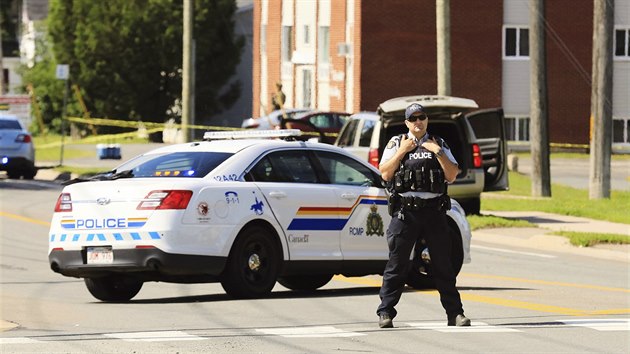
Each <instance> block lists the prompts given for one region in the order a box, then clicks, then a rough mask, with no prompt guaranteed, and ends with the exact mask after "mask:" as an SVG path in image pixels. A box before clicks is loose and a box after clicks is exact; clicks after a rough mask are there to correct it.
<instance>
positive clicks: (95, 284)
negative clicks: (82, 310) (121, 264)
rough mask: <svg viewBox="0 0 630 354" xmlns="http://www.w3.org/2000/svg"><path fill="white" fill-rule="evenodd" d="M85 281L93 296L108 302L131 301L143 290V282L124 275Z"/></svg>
mask: <svg viewBox="0 0 630 354" xmlns="http://www.w3.org/2000/svg"><path fill="white" fill-rule="evenodd" d="M84 281H85V286H86V287H87V288H88V290H89V291H90V294H92V296H94V297H95V298H97V299H99V300H101V301H108V302H120V301H129V300H131V299H132V298H133V297H134V296H136V295H137V294H138V292H139V291H140V289H141V288H142V282H141V281H139V280H136V279H133V278H130V277H126V276H122V275H110V276H106V277H102V278H85V279H84Z"/></svg>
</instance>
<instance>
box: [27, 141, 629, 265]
mask: <svg viewBox="0 0 630 354" xmlns="http://www.w3.org/2000/svg"><path fill="white" fill-rule="evenodd" d="M166 145H167V144H157V143H153V144H121V156H122V159H121V160H108V159H103V160H101V159H99V158H98V156H97V152H96V146H91V145H73V146H72V147H73V148H79V149H92V150H93V151H94V155H93V156H91V157H82V158H77V159H72V160H66V161H64V165H67V166H76V167H84V168H87V167H89V168H93V167H102V168H103V171H108V170H111V169H113V168H116V167H117V166H118V165H120V164H121V163H122V162H123V161H126V160H128V159H130V158H132V157H134V156H137V155H139V154H142V153H144V152H147V151H150V150H153V149H156V148H159V147H162V146H166ZM588 166H589V161H588V160H587V159H553V160H552V161H551V177H552V182H553V183H560V184H564V185H567V186H571V187H574V188H580V189H587V188H588V178H589V177H588V173H589V169H588ZM40 167H42V166H40ZM517 171H518V172H519V173H523V174H527V175H530V174H531V159H529V158H520V159H519V161H518V167H517ZM629 171H630V160H622V161H614V162H613V163H612V164H611V177H612V178H611V186H612V189H616V190H630V180H629V176H630V173H629ZM76 177H78V176H76V175H73V176H70V175H67V174H65V175H60V174H59V172H56V171H55V170H53V169H52V166H50V165H49V166H43V168H41V169H40V170H39V171H38V173H37V176H36V179H38V180H47V181H57V182H59V183H61V182H63V181H65V180H68V179H71V178H76ZM490 194H491V193H490ZM482 198H483V196H482ZM482 214H485V215H496V216H500V217H504V218H514V219H523V220H527V221H529V222H531V223H532V224H535V225H536V226H537V227H535V228H501V229H483V230H477V231H473V240H474V242H481V243H492V244H504V245H506V246H512V247H519V248H530V249H537V250H548V251H555V252H564V253H573V254H578V255H584V256H592V257H597V258H605V259H616V260H620V261H624V262H628V263H630V246H629V245H597V246H595V247H581V248H580V247H575V246H572V245H570V244H569V242H568V239H567V238H565V237H561V236H554V235H550V233H551V232H553V231H578V232H597V233H612V234H620V235H627V236H628V237H630V225H627V224H620V223H613V222H607V221H600V220H592V219H587V218H580V217H574V216H565V215H558V214H550V213H543V212H538V211H527V212H511V211H501V212H499V211H482Z"/></svg>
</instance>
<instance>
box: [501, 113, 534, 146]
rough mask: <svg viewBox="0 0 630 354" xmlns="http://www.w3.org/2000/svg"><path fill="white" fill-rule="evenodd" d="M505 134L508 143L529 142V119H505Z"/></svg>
mask: <svg viewBox="0 0 630 354" xmlns="http://www.w3.org/2000/svg"><path fill="white" fill-rule="evenodd" d="M505 134H506V138H507V140H509V141H529V117H505Z"/></svg>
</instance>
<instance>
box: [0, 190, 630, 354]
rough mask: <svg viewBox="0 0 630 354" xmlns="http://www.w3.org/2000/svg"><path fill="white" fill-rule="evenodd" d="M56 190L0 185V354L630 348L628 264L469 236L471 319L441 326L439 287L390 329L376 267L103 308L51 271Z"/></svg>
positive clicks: (179, 288)
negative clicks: (316, 283)
mask: <svg viewBox="0 0 630 354" xmlns="http://www.w3.org/2000/svg"><path fill="white" fill-rule="evenodd" d="M59 192H60V187H59V186H58V185H55V184H53V183H46V182H42V181H35V182H33V181H10V180H3V181H0V195H1V199H0V200H1V201H2V202H1V204H0V220H1V222H2V224H1V225H2V226H1V231H0V233H1V236H2V237H1V239H0V285H1V290H2V291H1V294H0V310H1V319H2V320H4V321H0V322H1V323H2V324H3V328H4V331H2V332H0V349H1V351H2V353H22V352H36V353H50V352H72V353H130V352H133V353H155V352H159V353H176V352H179V353H208V352H238V353H251V352H257V353H260V352H262V353H297V352H299V353H302V352H303V353H330V352H352V353H356V352H377V353H394V352H397V353H418V352H441V353H446V352H449V353H450V352H456V353H480V352H502V353H503V352H509V353H523V352H527V353H549V352H554V353H569V352H570V353H594V352H605V353H628V352H630V335H629V334H630V318H629V316H628V314H629V313H630V303H629V301H628V299H629V294H630V284H629V281H630V277H629V269H628V266H627V263H624V262H618V261H613V260H610V259H600V258H591V257H588V256H584V255H575V254H571V253H563V252H556V251H554V250H551V249H545V248H540V249H537V250H536V249H529V248H528V249H525V248H521V247H514V246H510V245H508V244H494V243H491V242H482V241H479V240H477V242H475V244H474V248H473V262H472V263H471V264H467V265H465V266H464V268H463V270H462V273H461V274H460V276H459V279H458V287H459V289H460V291H461V294H462V299H463V302H464V307H465V310H466V314H467V316H468V317H470V318H471V319H472V321H473V327H470V328H463V329H458V328H448V327H446V326H445V315H444V313H443V310H442V309H441V306H440V305H439V301H438V297H437V294H436V292H434V291H414V290H408V291H406V292H405V293H404V294H403V297H402V300H401V302H400V304H399V305H398V306H397V309H398V310H399V316H398V317H397V318H396V319H395V321H394V322H395V325H396V328H394V329H388V330H382V329H379V328H378V326H377V317H376V314H375V309H376V306H377V305H378V303H379V299H378V289H379V286H380V284H381V278H380V277H379V276H369V277H360V278H345V277H335V278H334V279H333V281H331V282H330V283H329V284H328V285H326V286H325V287H323V288H322V289H321V290H319V291H317V292H315V293H312V294H307V293H296V292H292V291H289V290H287V289H285V288H283V287H282V286H280V285H277V286H276V288H275V289H274V291H273V293H272V295H271V296H270V297H269V298H265V299H256V300H233V299H230V298H229V297H227V296H226V295H225V294H224V292H223V290H222V288H221V286H220V285H218V284H168V283H148V284H145V286H144V287H143V289H142V290H141V291H140V293H139V294H138V296H137V297H136V298H134V299H133V300H132V301H130V302H128V303H118V304H116V303H102V302H99V301H97V300H95V299H94V298H92V297H91V295H90V294H89V293H88V291H87V290H86V289H85V286H84V285H83V282H82V281H81V280H79V279H74V278H66V277H63V276H61V275H58V274H55V273H53V272H52V271H51V270H50V269H49V268H48V262H47V256H46V255H47V239H48V228H49V224H48V223H49V221H50V218H51V211H52V209H53V206H54V203H55V200H56V198H57V196H58V194H59ZM9 201H10V202H9ZM505 232H509V231H505ZM504 236H506V237H507V236H510V235H504Z"/></svg>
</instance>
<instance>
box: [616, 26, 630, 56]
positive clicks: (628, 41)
mask: <svg viewBox="0 0 630 354" xmlns="http://www.w3.org/2000/svg"><path fill="white" fill-rule="evenodd" d="M615 57H618V58H630V28H617V29H616V30H615Z"/></svg>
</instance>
